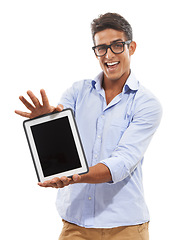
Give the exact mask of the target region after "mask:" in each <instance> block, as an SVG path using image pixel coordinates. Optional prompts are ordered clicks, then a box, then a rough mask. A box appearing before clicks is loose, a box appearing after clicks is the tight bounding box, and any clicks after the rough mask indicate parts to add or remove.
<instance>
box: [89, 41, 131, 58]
mask: <svg viewBox="0 0 187 240" xmlns="http://www.w3.org/2000/svg"><path fill="white" fill-rule="evenodd" d="M131 42H132V41H131V40H128V41H126V42H114V43H112V44H110V45H106V44H102V45H98V46H94V47H92V49H93V50H94V52H95V55H96V56H97V57H103V56H104V55H105V54H106V53H107V51H108V49H109V48H110V50H111V51H112V52H113V53H115V54H120V53H122V52H124V46H125V44H130V43H131Z"/></svg>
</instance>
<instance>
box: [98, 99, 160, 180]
mask: <svg viewBox="0 0 187 240" xmlns="http://www.w3.org/2000/svg"><path fill="white" fill-rule="evenodd" d="M161 116H162V107H161V105H160V103H159V102H158V101H157V100H156V99H154V98H153V99H149V100H146V101H144V102H143V103H141V104H140V105H139V106H137V107H136V109H135V114H134V115H133V117H132V121H131V122H130V124H129V127H128V128H127V129H126V130H125V132H124V133H123V135H122V137H121V139H120V141H119V143H118V145H117V147H116V148H115V150H114V151H113V152H112V154H111V156H110V157H109V158H107V159H104V160H102V161H101V163H103V164H105V165H106V166H107V167H108V168H109V170H110V172H111V175H112V181H113V183H117V182H119V181H122V180H123V179H125V178H126V177H128V176H129V175H131V173H132V172H133V171H134V170H135V169H136V167H137V165H138V164H140V162H141V160H142V158H143V156H144V153H145V151H146V149H147V147H148V145H149V143H150V141H151V139H152V136H153V134H154V133H155V131H156V129H157V127H158V126H159V124H160V120H161Z"/></svg>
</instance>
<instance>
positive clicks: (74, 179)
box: [73, 174, 81, 182]
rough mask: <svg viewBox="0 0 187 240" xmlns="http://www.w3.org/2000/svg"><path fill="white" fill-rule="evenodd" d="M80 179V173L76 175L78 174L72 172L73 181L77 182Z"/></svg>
mask: <svg viewBox="0 0 187 240" xmlns="http://www.w3.org/2000/svg"><path fill="white" fill-rule="evenodd" d="M80 180H81V176H80V175H78V174H74V175H73V181H74V182H79V181H80Z"/></svg>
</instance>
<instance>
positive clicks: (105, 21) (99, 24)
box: [91, 13, 132, 42]
mask: <svg viewBox="0 0 187 240" xmlns="http://www.w3.org/2000/svg"><path fill="white" fill-rule="evenodd" d="M108 28H110V29H114V30H117V31H121V32H124V34H125V37H126V38H127V39H126V40H131V41H132V27H131V25H130V24H129V23H128V22H127V20H126V19H125V18H124V17H122V16H121V15H119V14H117V13H105V14H103V15H102V14H101V15H99V17H98V18H96V19H94V20H93V21H92V23H91V30H92V38H93V42H95V41H94V36H95V34H96V33H98V32H100V31H103V30H105V29H108Z"/></svg>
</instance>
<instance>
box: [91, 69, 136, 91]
mask: <svg viewBox="0 0 187 240" xmlns="http://www.w3.org/2000/svg"><path fill="white" fill-rule="evenodd" d="M103 75H104V73H103V72H101V73H99V74H98V75H97V76H96V77H95V79H94V80H93V81H92V87H93V88H95V89H96V90H98V91H99V90H101V89H102V81H103ZM138 88H139V82H138V80H137V79H136V77H135V75H134V74H133V73H132V72H131V73H130V75H129V77H128V78H127V81H126V83H125V86H124V87H123V92H124V93H125V92H127V91H128V90H129V89H131V90H133V91H137V90H138Z"/></svg>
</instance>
